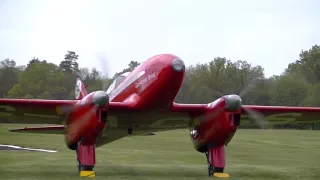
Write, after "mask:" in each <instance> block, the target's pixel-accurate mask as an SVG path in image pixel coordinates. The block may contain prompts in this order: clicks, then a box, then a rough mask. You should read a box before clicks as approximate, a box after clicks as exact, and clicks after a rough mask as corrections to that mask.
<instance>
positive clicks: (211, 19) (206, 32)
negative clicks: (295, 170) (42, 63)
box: [0, 0, 320, 76]
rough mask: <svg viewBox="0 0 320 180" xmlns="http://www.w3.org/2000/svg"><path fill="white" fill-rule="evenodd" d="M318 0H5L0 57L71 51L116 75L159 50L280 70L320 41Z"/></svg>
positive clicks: (21, 58) (1, 0)
mask: <svg viewBox="0 0 320 180" xmlns="http://www.w3.org/2000/svg"><path fill="white" fill-rule="evenodd" d="M319 8H320V1H317V0H277V1H276V0H223V1H215V0H100V1H98V0H90V1H88V0H87V1H82V0H74V1H73V0H63V1H62V0H0V59H4V58H12V59H14V60H16V62H17V63H18V64H19V65H20V64H27V63H28V61H29V60H30V59H31V58H32V57H38V58H40V59H46V60H48V61H50V62H54V63H56V64H58V63H59V62H60V61H61V60H63V58H64V54H65V53H66V51H68V50H72V51H75V52H76V53H77V54H78V55H79V65H80V66H81V67H84V66H86V67H89V68H91V67H93V66H95V67H97V68H98V69H99V70H101V71H104V72H105V70H104V68H102V67H101V63H100V62H99V60H98V59H97V58H96V56H95V52H105V53H106V54H107V56H108V58H109V60H110V61H111V62H110V63H109V67H111V69H110V68H109V71H111V72H109V73H110V74H114V73H115V72H116V71H120V70H122V69H123V68H125V67H127V64H128V63H129V62H130V61H131V60H136V61H140V62H141V61H145V60H147V59H148V58H149V57H151V56H153V55H156V54H159V53H172V54H175V55H178V56H179V57H181V58H182V59H183V60H184V61H185V63H186V65H191V64H196V63H197V62H201V63H205V62H209V61H210V60H212V59H213V58H214V57H217V56H223V57H226V58H228V59H231V60H233V61H236V60H247V61H248V62H250V63H252V64H253V65H261V66H263V67H264V68H265V74H266V76H270V75H273V74H280V73H281V72H282V71H283V70H284V69H285V68H286V67H287V65H288V63H290V62H293V61H295V60H296V59H298V57H299V53H300V51H301V50H302V49H309V48H310V47H311V46H312V45H315V44H317V43H318V44H319V42H320V33H319V32H320V23H319V22H320V20H319V18H320V11H319Z"/></svg>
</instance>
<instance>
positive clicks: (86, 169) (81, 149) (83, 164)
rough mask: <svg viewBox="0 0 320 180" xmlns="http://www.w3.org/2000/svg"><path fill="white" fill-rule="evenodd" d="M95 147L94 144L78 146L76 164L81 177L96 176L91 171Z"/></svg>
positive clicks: (94, 162) (94, 161) (94, 159)
mask: <svg viewBox="0 0 320 180" xmlns="http://www.w3.org/2000/svg"><path fill="white" fill-rule="evenodd" d="M95 151H96V147H95V144H92V145H91V144H90V145H89V144H82V143H79V144H78V148H77V150H76V152H77V162H78V171H79V174H80V176H81V177H95V176H96V174H95V172H94V171H93V168H94V165H95V164H96V152H95Z"/></svg>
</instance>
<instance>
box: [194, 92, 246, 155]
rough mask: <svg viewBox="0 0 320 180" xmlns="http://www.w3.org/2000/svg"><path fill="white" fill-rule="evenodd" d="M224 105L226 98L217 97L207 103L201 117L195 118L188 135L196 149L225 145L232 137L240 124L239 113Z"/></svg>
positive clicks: (205, 149)
mask: <svg viewBox="0 0 320 180" xmlns="http://www.w3.org/2000/svg"><path fill="white" fill-rule="evenodd" d="M226 107H227V104H226V99H225V98H219V99H217V100H216V101H214V102H212V103H209V104H208V106H207V112H206V113H205V115H204V117H203V118H201V119H199V120H195V122H196V123H195V125H194V127H193V128H192V129H191V131H190V136H191V139H192V141H193V144H194V147H195V149H196V150H197V151H199V152H206V151H207V149H208V147H216V146H221V145H225V144H227V143H229V141H230V140H231V138H232V137H233V135H234V133H235V132H236V130H237V128H238V126H239V124H240V113H239V110H238V111H235V112H230V110H228V109H227V108H226ZM197 122H198V123H197Z"/></svg>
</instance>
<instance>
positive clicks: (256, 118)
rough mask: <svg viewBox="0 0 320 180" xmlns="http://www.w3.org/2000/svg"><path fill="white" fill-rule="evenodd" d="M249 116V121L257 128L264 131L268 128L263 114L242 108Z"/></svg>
mask: <svg viewBox="0 0 320 180" xmlns="http://www.w3.org/2000/svg"><path fill="white" fill-rule="evenodd" d="M243 109H244V110H245V111H246V112H247V113H248V115H249V119H252V120H253V122H254V124H256V125H257V126H258V127H259V128H262V129H266V128H267V127H268V121H266V120H265V117H264V115H263V114H261V113H259V112H257V111H255V110H252V109H248V108H243Z"/></svg>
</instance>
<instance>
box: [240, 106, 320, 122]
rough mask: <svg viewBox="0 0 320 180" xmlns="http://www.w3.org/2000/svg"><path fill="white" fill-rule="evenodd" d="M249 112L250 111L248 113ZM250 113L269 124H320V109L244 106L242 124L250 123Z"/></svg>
mask: <svg viewBox="0 0 320 180" xmlns="http://www.w3.org/2000/svg"><path fill="white" fill-rule="evenodd" d="M248 110H249V111H248ZM250 111H255V112H257V113H258V115H259V114H260V115H263V117H264V119H265V120H266V121H267V122H268V124H271V125H272V124H273V125H275V124H285V123H310V122H320V108H318V107H292V106H256V105H243V106H242V118H241V124H242V125H245V124H246V123H249V122H248V121H246V120H248V119H249V117H248V115H249V113H250Z"/></svg>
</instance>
